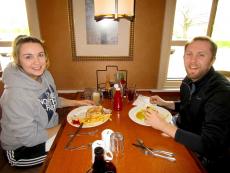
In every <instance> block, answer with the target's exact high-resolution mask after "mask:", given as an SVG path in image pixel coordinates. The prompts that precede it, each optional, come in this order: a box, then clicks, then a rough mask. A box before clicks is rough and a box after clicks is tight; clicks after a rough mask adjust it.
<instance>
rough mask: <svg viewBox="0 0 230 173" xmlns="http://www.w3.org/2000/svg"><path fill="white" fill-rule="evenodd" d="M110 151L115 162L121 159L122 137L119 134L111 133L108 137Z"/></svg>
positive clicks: (122, 152) (122, 153) (122, 151)
mask: <svg viewBox="0 0 230 173" xmlns="http://www.w3.org/2000/svg"><path fill="white" fill-rule="evenodd" d="M110 151H111V152H112V153H113V158H114V159H115V161H118V160H120V159H121V158H123V155H124V136H123V135H122V134H121V133H120V132H113V133H112V134H111V135H110Z"/></svg>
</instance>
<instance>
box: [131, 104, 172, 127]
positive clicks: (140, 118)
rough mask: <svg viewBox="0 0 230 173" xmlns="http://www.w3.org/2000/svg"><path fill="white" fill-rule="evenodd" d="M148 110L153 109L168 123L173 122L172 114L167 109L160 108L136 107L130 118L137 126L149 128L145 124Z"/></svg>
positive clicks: (132, 110)
mask: <svg viewBox="0 0 230 173" xmlns="http://www.w3.org/2000/svg"><path fill="white" fill-rule="evenodd" d="M146 109H153V110H156V111H158V112H159V113H160V116H161V117H162V118H163V119H164V120H165V121H167V122H168V123H171V122H172V114H171V113H170V112H169V111H168V110H167V109H165V108H162V107H159V106H155V105H154V106H135V107H133V108H132V109H130V111H129V118H130V119H131V120H132V121H134V122H135V123H137V124H140V125H143V126H149V125H147V124H145V121H144V120H145V111H146Z"/></svg>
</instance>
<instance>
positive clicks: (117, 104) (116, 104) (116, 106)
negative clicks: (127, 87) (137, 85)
mask: <svg viewBox="0 0 230 173" xmlns="http://www.w3.org/2000/svg"><path fill="white" fill-rule="evenodd" d="M114 88H115V94H114V97H113V110H115V111H120V110H122V96H121V89H120V88H119V87H118V85H117V84H115V85H114Z"/></svg>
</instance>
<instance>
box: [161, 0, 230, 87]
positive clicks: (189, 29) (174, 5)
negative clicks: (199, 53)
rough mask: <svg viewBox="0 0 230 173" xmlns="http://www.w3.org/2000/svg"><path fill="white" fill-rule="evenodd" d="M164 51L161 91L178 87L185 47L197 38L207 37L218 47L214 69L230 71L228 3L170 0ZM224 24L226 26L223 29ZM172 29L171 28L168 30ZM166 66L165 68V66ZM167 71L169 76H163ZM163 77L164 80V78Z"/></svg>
mask: <svg viewBox="0 0 230 173" xmlns="http://www.w3.org/2000/svg"><path fill="white" fill-rule="evenodd" d="M166 2H167V3H166V4H167V5H166V15H165V21H164V22H165V23H164V30H165V32H164V33H166V34H165V35H163V43H162V52H161V67H160V76H159V78H161V80H159V81H158V87H159V88H167V87H169V88H172V87H178V86H179V85H180V82H181V80H182V79H183V78H184V77H185V75H186V72H185V69H184V62H183V53H184V45H185V44H186V42H187V41H188V40H191V39H192V38H193V37H195V36H200V35H207V36H210V37H212V39H213V40H214V41H215V42H216V43H217V45H218V51H217V56H216V61H215V63H214V68H215V69H216V70H227V71H230V66H229V64H230V60H229V58H228V56H229V54H230V33H229V32H228V31H229V29H230V24H229V23H227V22H225V21H223V20H225V19H227V18H229V17H230V11H229V9H228V7H229V6H230V1H228V0H221V1H219V0H202V1H200V0H193V1H188V0H167V1H166ZM223 24H224V27H223ZM167 28H169V29H167ZM165 64H166V65H165ZM163 71H167V73H162V72H163ZM162 78H163V79H162Z"/></svg>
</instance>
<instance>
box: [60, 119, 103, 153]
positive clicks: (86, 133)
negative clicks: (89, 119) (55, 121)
mask: <svg viewBox="0 0 230 173" xmlns="http://www.w3.org/2000/svg"><path fill="white" fill-rule="evenodd" d="M82 126H83V123H81V124H80V126H79V127H78V128H77V130H76V131H75V133H74V134H69V135H68V136H69V137H70V139H69V141H68V142H67V143H66V145H65V147H64V148H65V150H83V149H88V148H90V147H91V145H92V143H91V142H90V143H87V144H82V145H79V146H71V143H72V141H73V139H74V138H75V137H76V136H81V135H91V136H93V135H95V134H96V133H97V132H98V129H96V130H94V131H89V132H80V130H81V129H82Z"/></svg>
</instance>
